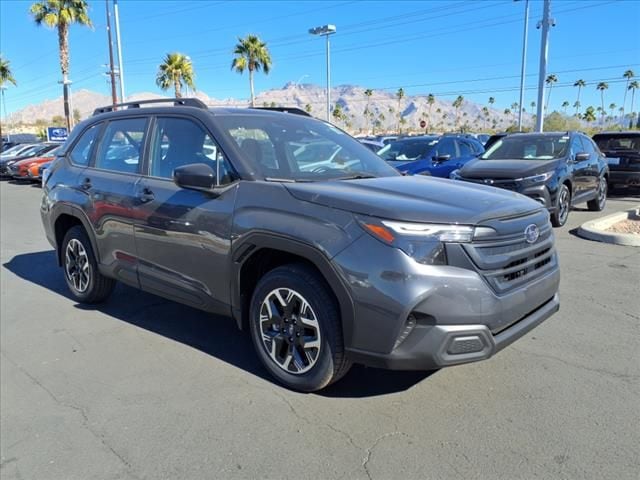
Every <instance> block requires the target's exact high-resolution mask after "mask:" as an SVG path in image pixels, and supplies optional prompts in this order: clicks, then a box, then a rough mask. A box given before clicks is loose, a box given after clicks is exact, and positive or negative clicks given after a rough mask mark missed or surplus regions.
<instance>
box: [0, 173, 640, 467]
mask: <svg viewBox="0 0 640 480" xmlns="http://www.w3.org/2000/svg"><path fill="white" fill-rule="evenodd" d="M40 198H41V190H40V189H39V188H38V187H35V186H31V185H16V184H12V183H9V182H2V183H1V184H0V242H1V256H0V263H1V264H2V265H1V266H0V293H1V295H0V353H1V357H0V457H1V458H0V477H1V478H2V479H3V480H10V479H38V480H48V479H53V480H73V479H79V480H91V479H213V478H223V479H227V478H228V479H256V478H272V479H334V478H335V479H339V478H344V479H349V480H351V479H354V480H355V479H365V480H371V479H403V480H404V479H458V478H465V479H510V480H512V479H533V478H576V479H591V478H593V479H603V478H615V479H633V480H637V479H638V475H639V474H638V472H640V455H639V454H638V451H639V450H638V448H639V447H638V446H639V445H640V354H639V347H640V249H639V248H634V247H623V246H616V245H608V244H602V243H598V242H592V241H589V240H584V239H581V238H578V237H576V236H575V229H576V228H577V227H578V226H579V225H580V224H581V223H582V222H584V221H586V220H588V219H593V218H596V217H598V216H600V215H603V214H608V213H613V212H615V211H619V210H623V209H628V208H631V207H633V206H634V205H636V204H640V198H638V197H635V198H632V197H625V196H620V197H618V198H616V199H610V200H609V202H608V205H607V208H606V211H605V212H604V213H601V214H597V213H592V212H588V211H586V210H584V209H580V210H574V211H573V212H572V213H571V215H570V218H569V222H568V225H567V226H565V227H564V228H562V229H556V230H555V232H556V235H557V246H558V251H559V253H560V262H561V271H562V273H561V274H562V281H561V307H560V312H559V313H558V314H556V315H555V316H553V317H552V318H551V319H549V320H547V321H546V322H545V323H543V324H542V325H541V326H539V327H538V328H537V329H535V330H534V331H533V332H531V333H530V334H528V335H527V336H526V337H524V338H523V339H521V340H519V341H518V342H516V343H515V344H513V345H512V346H510V347H508V348H507V349H505V350H504V351H502V352H500V353H499V354H498V355H497V356H495V357H494V358H492V359H490V360H488V361H485V362H480V363H475V364H470V365H465V366H459V367H453V368H449V369H443V370H440V371H437V372H431V373H429V372H388V371H383V370H377V369H370V368H364V367H359V366H356V367H354V368H353V369H352V370H351V372H350V373H349V374H348V375H347V376H346V377H345V378H344V379H342V380H341V381H340V382H339V383H337V384H335V385H333V386H331V387H329V388H328V389H326V390H324V391H322V392H319V393H316V394H300V393H294V392H291V391H288V390H286V389H284V388H282V387H280V386H278V385H276V384H274V383H273V382H272V381H271V379H270V378H269V377H268V376H267V373H266V372H265V370H264V369H263V368H262V367H261V365H260V364H259V362H258V360H257V357H256V356H255V354H254V353H253V349H252V346H251V343H250V339H249V338H248V336H247V335H245V334H243V333H242V332H239V331H238V330H237V329H236V327H235V323H234V322H233V321H232V320H231V319H228V318H218V317H213V316H211V315H208V314H206V313H202V312H199V311H197V310H193V309H191V308H189V307H185V306H182V305H179V304H176V303H172V302H169V301H166V300H163V299H161V298H159V297H155V296H153V295H150V294H146V293H142V292H139V291H136V290H134V289H132V288H129V287H125V286H122V285H119V286H118V287H117V289H116V290H115V292H114V295H113V296H112V297H111V298H110V300H109V301H108V302H107V303H105V304H103V305H101V306H98V307H95V308H88V307H85V306H81V305H79V304H77V303H76V302H74V301H73V300H71V299H70V297H69V294H68V293H67V289H66V285H65V283H64V279H63V276H62V271H61V270H60V269H59V268H58V267H57V265H56V261H55V255H54V252H53V249H52V248H51V246H50V245H49V244H48V242H47V241H46V239H45V237H44V233H43V230H42V226H41V223H40V218H39V211H38V209H39V204H40Z"/></svg>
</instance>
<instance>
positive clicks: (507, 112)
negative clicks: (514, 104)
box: [504, 108, 511, 116]
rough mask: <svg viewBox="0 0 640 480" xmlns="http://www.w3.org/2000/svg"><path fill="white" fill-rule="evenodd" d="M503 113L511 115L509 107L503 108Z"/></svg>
mask: <svg viewBox="0 0 640 480" xmlns="http://www.w3.org/2000/svg"><path fill="white" fill-rule="evenodd" d="M504 114H505V115H507V116H509V115H511V109H509V108H505V109H504Z"/></svg>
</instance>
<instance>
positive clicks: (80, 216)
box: [52, 204, 100, 266]
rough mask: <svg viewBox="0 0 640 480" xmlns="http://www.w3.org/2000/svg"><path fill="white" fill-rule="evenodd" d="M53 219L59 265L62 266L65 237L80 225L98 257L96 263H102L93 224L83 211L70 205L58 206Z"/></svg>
mask: <svg viewBox="0 0 640 480" xmlns="http://www.w3.org/2000/svg"><path fill="white" fill-rule="evenodd" d="M53 218H54V221H53V223H52V225H53V232H54V235H55V242H56V256H57V257H58V265H60V266H61V265H62V253H61V244H62V241H63V240H64V236H65V235H66V233H67V231H69V229H70V228H72V227H74V226H76V225H80V226H81V227H82V228H84V230H85V232H86V233H87V236H88V237H89V241H90V242H91V248H92V250H93V254H94V255H95V257H96V261H97V262H98V263H100V258H99V251H98V247H97V245H96V239H95V235H94V234H93V229H92V228H91V224H90V222H89V220H88V219H87V218H86V215H85V214H84V212H83V211H82V210H80V209H79V208H77V207H74V206H72V205H68V204H64V205H58V206H57V207H56V209H55V211H54V215H53Z"/></svg>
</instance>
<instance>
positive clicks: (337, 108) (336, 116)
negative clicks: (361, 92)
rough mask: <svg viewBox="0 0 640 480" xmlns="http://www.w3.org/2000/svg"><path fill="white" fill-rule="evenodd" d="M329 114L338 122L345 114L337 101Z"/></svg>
mask: <svg viewBox="0 0 640 480" xmlns="http://www.w3.org/2000/svg"><path fill="white" fill-rule="evenodd" d="M331 115H333V118H334V120H335V121H336V123H338V121H339V120H343V119H344V118H345V116H344V112H343V111H342V105H340V104H339V103H336V106H335V107H334V108H333V112H332V113H331Z"/></svg>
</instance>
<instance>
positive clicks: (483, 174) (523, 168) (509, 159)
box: [451, 132, 609, 227]
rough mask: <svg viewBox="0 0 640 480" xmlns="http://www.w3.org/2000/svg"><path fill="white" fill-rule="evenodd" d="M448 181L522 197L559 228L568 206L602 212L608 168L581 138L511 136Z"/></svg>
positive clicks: (575, 134)
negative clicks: (540, 207)
mask: <svg viewBox="0 0 640 480" xmlns="http://www.w3.org/2000/svg"><path fill="white" fill-rule="evenodd" d="M451 178H452V179H454V180H464V181H467V182H473V183H482V184H485V185H491V186H494V187H500V188H506V189H508V190H513V191H515V192H518V193H522V194H524V195H527V196H528V197H531V198H533V199H534V200H535V201H537V202H538V203H539V204H540V205H543V206H544V207H545V208H547V209H548V210H549V212H550V214H551V223H552V224H553V226H554V227H561V226H563V225H564V224H565V223H566V222H567V218H568V217H569V211H570V209H571V207H572V206H575V205H578V204H580V203H584V202H587V206H588V208H589V210H593V211H600V210H602V209H603V208H604V206H605V203H606V201H607V180H608V178H609V167H608V166H607V162H606V159H605V158H604V155H602V153H601V152H600V150H598V147H597V146H596V145H595V143H593V141H592V140H591V139H590V138H589V137H587V136H586V135H584V134H583V133H580V132H564V133H562V132H554V133H514V134H511V135H508V136H506V137H503V138H501V139H499V140H498V141H497V142H496V143H494V144H493V145H492V146H491V147H490V148H489V149H488V150H487V151H486V152H485V153H484V154H483V155H481V156H480V158H478V159H477V160H473V161H471V162H469V163H467V164H466V165H465V166H464V167H462V168H461V169H459V170H455V171H454V172H452V174H451Z"/></svg>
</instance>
